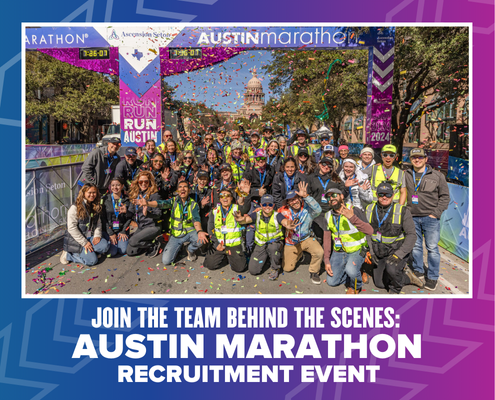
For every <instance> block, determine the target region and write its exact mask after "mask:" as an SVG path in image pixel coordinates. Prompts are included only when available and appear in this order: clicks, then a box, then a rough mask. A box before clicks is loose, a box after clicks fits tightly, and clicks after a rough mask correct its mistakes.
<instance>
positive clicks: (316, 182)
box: [307, 171, 349, 215]
mask: <svg viewBox="0 0 495 400" xmlns="http://www.w3.org/2000/svg"><path fill="white" fill-rule="evenodd" d="M318 178H320V179H321V181H322V182H323V185H322V183H321V182H320V179H318ZM327 181H328V183H327ZM307 182H308V193H309V195H310V196H311V197H312V198H314V199H315V200H316V201H317V202H318V204H319V205H320V206H321V215H324V214H325V213H326V212H328V211H329V210H330V204H329V203H328V202H324V201H323V197H322V196H323V194H324V193H325V192H326V191H327V190H328V189H330V188H336V189H339V190H340V191H341V192H342V194H343V195H344V198H346V197H347V196H348V195H349V191H348V190H347V188H346V187H345V184H344V182H342V181H341V182H338V183H337V182H334V181H333V180H332V177H331V172H330V173H328V174H325V175H320V174H319V172H318V171H316V172H315V173H314V174H311V175H309V176H308V178H307ZM325 184H326V185H327V186H326V189H325V188H324V185H325Z"/></svg>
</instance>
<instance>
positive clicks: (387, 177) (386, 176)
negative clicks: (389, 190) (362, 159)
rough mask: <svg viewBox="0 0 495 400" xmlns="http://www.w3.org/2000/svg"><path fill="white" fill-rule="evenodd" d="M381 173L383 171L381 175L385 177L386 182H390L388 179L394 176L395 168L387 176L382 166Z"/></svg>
mask: <svg viewBox="0 0 495 400" xmlns="http://www.w3.org/2000/svg"><path fill="white" fill-rule="evenodd" d="M382 171H383V175H385V178H386V180H387V181H388V180H390V178H391V177H392V175H393V174H394V171H395V167H394V169H392V173H391V174H390V176H388V175H387V173H386V172H385V168H383V165H382Z"/></svg>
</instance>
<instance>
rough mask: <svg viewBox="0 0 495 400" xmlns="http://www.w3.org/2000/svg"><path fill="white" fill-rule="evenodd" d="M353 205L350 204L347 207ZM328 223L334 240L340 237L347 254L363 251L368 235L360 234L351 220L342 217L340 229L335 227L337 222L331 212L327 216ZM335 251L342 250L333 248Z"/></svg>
mask: <svg viewBox="0 0 495 400" xmlns="http://www.w3.org/2000/svg"><path fill="white" fill-rule="evenodd" d="M350 206H351V204H350V203H348V204H347V207H350ZM325 217H326V219H327V223H328V229H329V230H330V231H331V232H332V239H334V241H335V238H336V237H340V240H341V241H342V248H343V250H344V251H345V252H346V253H354V252H356V251H358V250H360V249H361V247H363V246H364V245H365V244H366V235H365V234H364V233H362V232H360V231H359V230H358V229H357V228H356V227H355V226H354V225H352V224H351V223H350V222H349V220H348V219H347V218H346V217H344V216H343V215H341V216H340V223H339V225H340V226H339V229H340V230H338V229H337V226H336V225H335V221H334V219H333V216H332V212H331V211H329V212H327V213H326V214H325ZM333 248H334V250H336V251H339V250H340V248H338V247H335V244H334V246H333Z"/></svg>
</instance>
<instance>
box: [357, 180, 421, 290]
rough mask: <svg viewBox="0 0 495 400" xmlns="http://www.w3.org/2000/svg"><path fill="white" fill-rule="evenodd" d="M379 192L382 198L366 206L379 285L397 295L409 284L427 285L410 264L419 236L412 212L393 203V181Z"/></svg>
mask: <svg viewBox="0 0 495 400" xmlns="http://www.w3.org/2000/svg"><path fill="white" fill-rule="evenodd" d="M376 192H377V195H378V201H377V202H374V203H371V204H370V205H369V206H368V207H366V220H367V221H368V222H369V223H370V224H371V227H372V228H373V235H371V236H368V237H367V239H368V245H369V249H370V258H371V261H372V262H373V264H374V268H373V281H374V283H375V286H376V287H379V288H382V289H384V288H385V289H387V290H389V291H390V292H391V293H395V294H399V293H400V292H401V290H402V287H403V286H406V285H416V286H418V287H420V288H423V282H422V281H421V280H420V279H419V278H418V277H417V276H416V275H415V274H414V273H413V271H412V270H411V269H410V268H409V266H408V265H407V264H408V261H409V260H411V261H412V257H411V252H412V250H413V248H414V244H415V243H416V239H417V235H416V227H415V225H414V221H413V217H412V215H411V212H410V211H409V209H408V208H407V207H406V206H403V205H400V204H398V203H393V202H392V197H393V195H394V190H393V188H392V186H391V185H390V184H389V183H386V182H382V183H380V184H379V185H378V188H377V190H376Z"/></svg>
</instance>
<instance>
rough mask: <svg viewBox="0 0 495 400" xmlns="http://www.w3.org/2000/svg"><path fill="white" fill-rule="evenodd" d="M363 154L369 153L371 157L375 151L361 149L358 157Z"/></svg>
mask: <svg viewBox="0 0 495 400" xmlns="http://www.w3.org/2000/svg"><path fill="white" fill-rule="evenodd" d="M363 153H371V155H372V156H374V155H375V151H374V150H373V149H372V148H371V147H363V149H362V150H361V152H360V153H359V155H361V156H362V155H363Z"/></svg>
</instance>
